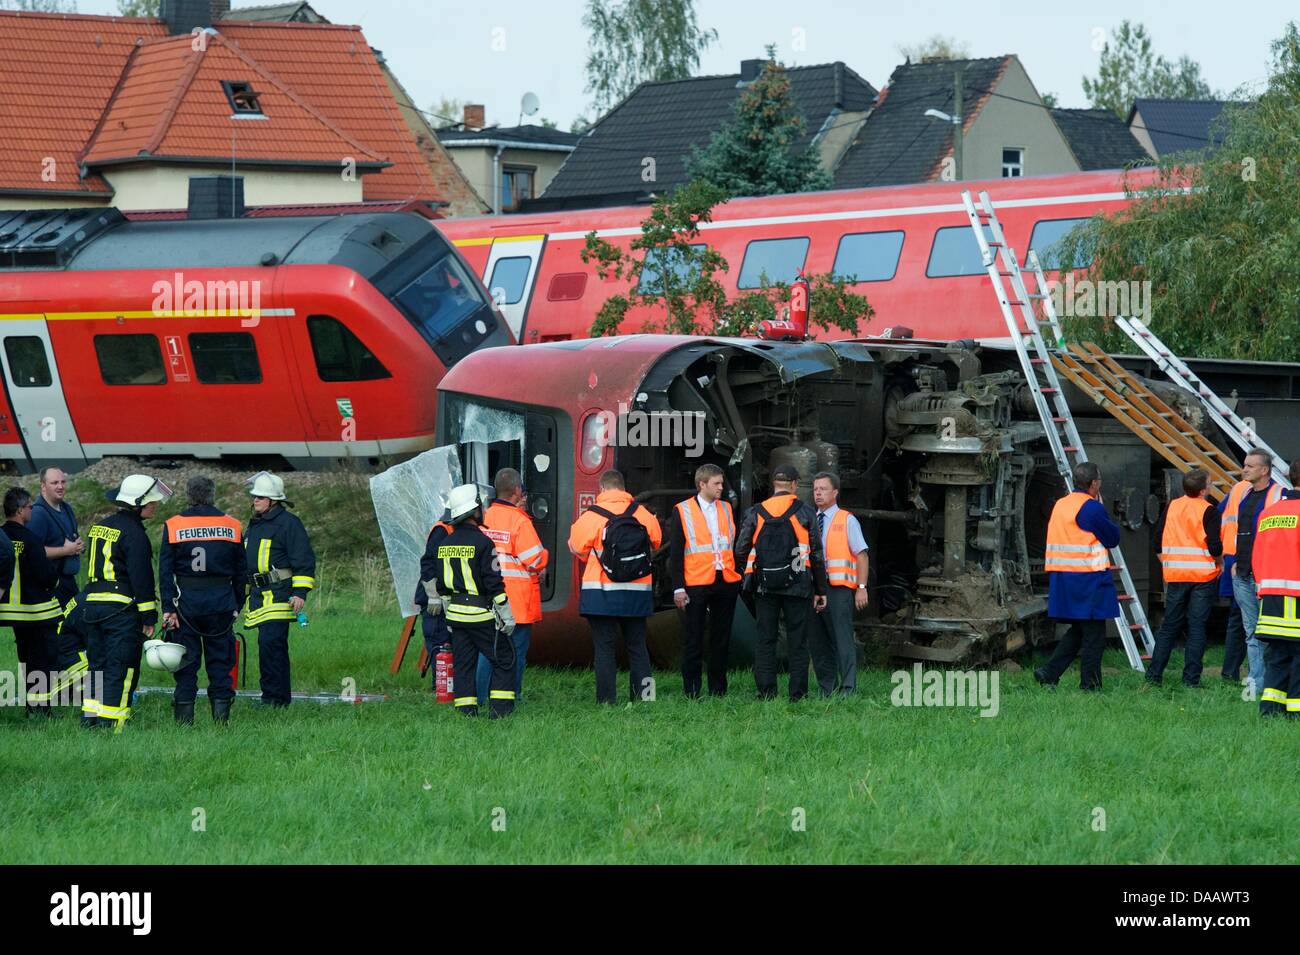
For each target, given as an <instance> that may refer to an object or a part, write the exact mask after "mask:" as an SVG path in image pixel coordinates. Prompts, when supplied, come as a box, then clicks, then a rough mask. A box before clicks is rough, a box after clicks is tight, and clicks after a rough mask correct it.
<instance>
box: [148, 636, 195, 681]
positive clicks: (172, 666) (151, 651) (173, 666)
mask: <svg viewBox="0 0 1300 955" xmlns="http://www.w3.org/2000/svg"><path fill="white" fill-rule="evenodd" d="M144 662H145V663H147V664H149V665H150V666H151V667H153V668H154V669H155V670H166V671H167V672H168V673H175V672H176V671H177V670H179V669H180V668H181V665H182V664H184V662H185V648H184V647H183V646H181V645H180V644H179V643H168V642H167V641H166V640H146V641H145V642H144Z"/></svg>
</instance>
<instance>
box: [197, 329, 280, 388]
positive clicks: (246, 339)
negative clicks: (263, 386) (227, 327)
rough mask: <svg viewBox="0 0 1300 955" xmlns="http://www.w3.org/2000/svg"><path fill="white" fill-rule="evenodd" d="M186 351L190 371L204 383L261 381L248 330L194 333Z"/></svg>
mask: <svg viewBox="0 0 1300 955" xmlns="http://www.w3.org/2000/svg"><path fill="white" fill-rule="evenodd" d="M190 353H191V354H192V355H193V356H194V373H195V374H196V375H197V376H198V379H199V381H201V382H203V383H204V384H205V385H251V384H256V383H257V382H259V381H261V380H262V366H261V365H259V364H258V362H257V344H256V343H255V342H254V341H253V336H252V335H251V334H249V333H248V332H194V333H192V334H191V335H190Z"/></svg>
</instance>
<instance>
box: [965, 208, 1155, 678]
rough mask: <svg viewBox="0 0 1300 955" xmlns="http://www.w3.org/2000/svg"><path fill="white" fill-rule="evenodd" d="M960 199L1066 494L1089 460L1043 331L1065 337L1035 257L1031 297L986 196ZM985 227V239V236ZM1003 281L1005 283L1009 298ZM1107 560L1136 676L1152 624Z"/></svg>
mask: <svg viewBox="0 0 1300 955" xmlns="http://www.w3.org/2000/svg"><path fill="white" fill-rule="evenodd" d="M961 199H962V204H963V205H964V206H965V208H966V217H967V218H968V219H969V220H970V225H971V230H972V231H973V232H974V233H975V241H976V242H977V243H979V249H980V255H981V257H982V261H983V264H984V267H985V269H987V270H988V274H989V278H990V280H991V281H992V283H993V291H994V292H996V293H997V296H998V304H999V305H1000V306H1001V308H1002V317H1003V319H1004V320H1005V321H1006V324H1007V330H1008V331H1009V332H1010V333H1011V343H1012V344H1013V345H1014V346H1015V349H1016V355H1017V356H1018V357H1019V359H1020V367H1021V369H1022V370H1023V371H1024V373H1025V378H1026V380H1027V381H1028V383H1029V393H1030V395H1032V397H1033V400H1034V406H1035V407H1036V408H1037V409H1038V417H1039V420H1040V421H1042V424H1043V430H1044V431H1045V432H1046V434H1047V442H1048V444H1049V445H1051V448H1052V456H1053V458H1055V460H1056V467H1057V470H1058V471H1060V473H1061V478H1062V480H1064V482H1065V488H1066V491H1067V492H1069V491H1072V490H1073V489H1074V481H1073V477H1072V474H1071V472H1072V471H1073V468H1074V465H1075V464H1078V463H1079V462H1082V461H1087V460H1088V456H1087V453H1086V452H1085V451H1084V449H1083V440H1082V439H1081V438H1080V437H1079V429H1078V428H1077V427H1076V425H1075V423H1074V416H1073V415H1072V414H1071V413H1070V408H1069V406H1068V405H1067V404H1066V401H1065V395H1064V394H1063V393H1062V392H1061V382H1060V379H1059V378H1057V376H1056V369H1055V367H1054V366H1053V364H1052V355H1051V352H1050V351H1049V349H1048V345H1047V343H1046V342H1045V341H1044V340H1043V329H1044V328H1046V329H1050V331H1051V337H1052V343H1053V345H1054V346H1055V347H1056V348H1061V347H1063V346H1064V343H1065V335H1064V333H1063V332H1062V330H1061V323H1060V321H1059V320H1058V319H1057V316H1056V310H1055V309H1054V308H1053V306H1052V299H1051V297H1050V296H1049V295H1048V294H1047V280H1046V279H1045V278H1044V277H1043V270H1042V267H1041V265H1040V264H1039V262H1038V256H1037V254H1035V253H1034V252H1033V251H1032V250H1031V251H1030V253H1029V257H1028V264H1029V266H1030V268H1031V269H1032V271H1033V275H1034V282H1035V288H1036V289H1037V291H1035V292H1033V293H1031V292H1030V291H1029V290H1028V289H1027V288H1026V287H1025V279H1024V275H1023V273H1022V272H1021V271H1020V264H1019V262H1018V261H1017V260H1016V253H1015V250H1014V249H1012V248H1011V247H1010V246H1008V245H1007V240H1006V236H1005V235H1004V234H1003V232H1002V225H1001V223H1000V222H998V217H997V213H996V212H995V211H994V209H993V202H992V200H991V199H989V194H988V192H981V193H980V197H979V205H978V206H977V205H976V204H975V201H974V200H973V199H972V198H971V194H970V190H965V191H963V192H962V194H961ZM986 228H987V229H988V231H989V236H986V235H985V234H984V230H985V229H986ZM990 237H991V238H990ZM995 250H996V251H995ZM1006 280H1010V286H1011V287H1010V294H1008V289H1007V283H1006ZM1035 303H1041V310H1042V313H1043V317H1042V318H1040V317H1039V315H1038V313H1037V311H1036V309H1035ZM1013 306H1014V309H1019V314H1017V312H1016V311H1015V310H1014V309H1013ZM1110 560H1111V564H1112V567H1113V569H1114V570H1116V571H1118V572H1119V577H1120V583H1121V585H1122V591H1121V592H1120V593H1119V595H1118V596H1119V611H1120V615H1119V616H1118V617H1116V618H1115V628H1116V630H1118V631H1119V639H1120V643H1121V644H1122V645H1123V647H1124V653H1125V654H1126V655H1127V656H1128V662H1129V666H1131V667H1132V668H1133V669H1134V670H1137V671H1138V672H1139V673H1141V672H1143V669H1144V667H1143V666H1142V656H1141V653H1140V652H1139V650H1138V647H1137V642H1136V641H1135V640H1134V634H1137V635H1139V636H1140V637H1141V638H1142V644H1143V646H1144V647H1145V648H1146V652H1147V653H1148V654H1150V653H1151V652H1153V651H1154V649H1155V638H1154V637H1153V636H1152V634H1151V625H1150V624H1149V623H1148V622H1147V617H1146V613H1145V612H1144V611H1143V609H1142V601H1141V600H1139V599H1138V595H1137V588H1136V587H1134V586H1133V577H1132V576H1131V575H1130V574H1129V571H1128V564H1127V563H1126V562H1125V560H1124V555H1123V553H1122V552H1121V551H1120V548H1118V547H1113V548H1111V549H1110Z"/></svg>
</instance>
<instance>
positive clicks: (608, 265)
mask: <svg viewBox="0 0 1300 955" xmlns="http://www.w3.org/2000/svg"><path fill="white" fill-rule="evenodd" d="M726 201H727V196H726V193H725V191H724V190H723V189H721V188H720V187H719V186H717V185H715V184H713V183H711V182H708V181H707V180H703V179H693V180H691V181H690V182H689V183H687V184H686V185H684V186H682V187H680V188H678V189H676V190H675V191H674V192H672V193H671V194H670V195H668V196H665V197H660V198H658V199H656V200H655V202H654V204H653V205H652V206H651V208H650V214H649V215H648V216H647V217H646V219H645V220H644V221H643V222H642V223H641V234H640V235H639V236H637V237H636V238H635V239H633V240H632V242H631V243H630V246H629V248H627V249H622V248H620V247H618V246H616V245H614V244H613V243H611V242H608V241H607V240H605V239H602V238H600V237H599V236H597V235H596V233H595V232H591V233H590V234H588V236H587V241H586V244H585V245H584V246H583V249H582V252H581V256H582V261H583V262H585V263H587V264H593V263H594V265H595V267H596V275H597V277H599V278H600V279H602V280H604V279H606V278H612V279H617V280H621V281H627V282H630V283H631V288H630V289H629V290H628V291H627V292H624V293H619V294H616V295H612V296H610V297H609V298H608V299H607V300H606V301H605V302H604V303H603V304H602V305H601V307H600V309H599V311H598V312H597V313H596V320H595V321H594V322H593V323H592V326H591V330H590V334H591V335H592V336H593V337H598V336H601V335H616V334H618V332H619V328H620V326H621V325H622V323H623V321H624V320H625V319H626V318H627V317H628V313H629V312H630V311H632V310H633V309H636V308H643V309H650V310H654V311H660V310H662V315H663V318H662V320H661V321H655V320H651V321H649V322H648V323H647V325H646V327H647V330H655V331H662V332H664V333H666V334H670V335H698V334H708V335H743V334H746V333H749V332H752V331H753V329H754V327H755V326H756V325H757V324H758V323H759V322H761V321H764V320H767V319H774V318H777V317H778V315H779V311H780V308H781V306H782V305H783V304H787V303H788V302H789V301H790V286H789V285H788V284H787V283H784V282H767V281H766V278H765V279H764V282H763V286H762V287H761V288H759V289H757V290H755V291H750V292H742V293H741V294H739V295H738V296H737V297H736V298H735V299H732V300H728V298H727V292H726V290H725V289H724V288H723V286H722V282H721V281H720V274H721V273H724V272H727V271H729V268H730V267H729V266H728V264H727V261H726V259H724V258H723V257H722V255H721V254H720V253H719V252H718V251H717V250H716V249H713V248H711V247H709V246H707V245H704V244H703V243H702V242H701V241H700V226H701V225H702V224H703V223H706V222H710V221H712V218H713V209H714V207H715V206H717V205H719V204H720V203H724V202H726ZM693 246H699V248H694V247H693ZM807 278H808V282H809V286H810V287H809V292H810V295H809V324H810V326H814V327H819V328H831V327H835V328H840V329H843V330H844V331H847V332H849V333H851V334H856V333H857V331H858V327H859V325H860V324H861V323H862V322H864V321H869V320H870V319H871V317H872V315H873V314H874V312H873V310H872V308H871V305H870V303H868V301H867V299H866V296H863V295H858V294H856V293H854V292H852V291H850V290H849V289H848V287H847V286H846V284H845V283H844V282H842V281H839V280H836V279H835V278H834V277H833V276H831V275H829V274H825V275H811V276H808V277H807ZM701 320H703V323H704V324H703V326H702V325H701Z"/></svg>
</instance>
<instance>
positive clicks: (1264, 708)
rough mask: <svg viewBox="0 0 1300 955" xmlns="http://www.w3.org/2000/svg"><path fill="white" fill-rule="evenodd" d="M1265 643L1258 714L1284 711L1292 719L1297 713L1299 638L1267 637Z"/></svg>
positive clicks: (1299, 698)
mask: <svg viewBox="0 0 1300 955" xmlns="http://www.w3.org/2000/svg"><path fill="white" fill-rule="evenodd" d="M1259 642H1260V643H1262V644H1264V690H1263V692H1262V693H1261V694H1260V697H1259V715H1260V716H1277V715H1279V714H1282V713H1285V714H1286V715H1287V716H1289V717H1291V718H1292V719H1294V718H1296V717H1297V716H1300V641H1298V640H1286V639H1281V640H1270V639H1269V638H1267V637H1264V636H1261V637H1260V639H1259Z"/></svg>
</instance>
